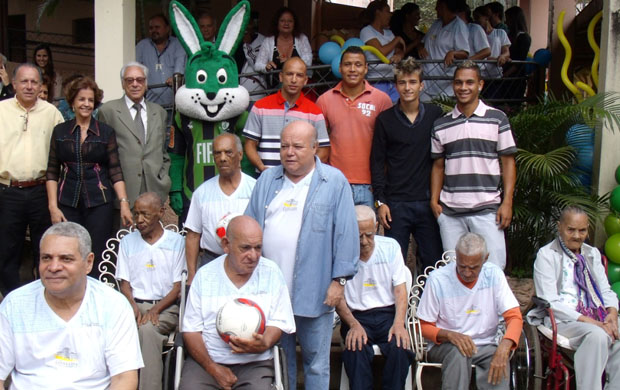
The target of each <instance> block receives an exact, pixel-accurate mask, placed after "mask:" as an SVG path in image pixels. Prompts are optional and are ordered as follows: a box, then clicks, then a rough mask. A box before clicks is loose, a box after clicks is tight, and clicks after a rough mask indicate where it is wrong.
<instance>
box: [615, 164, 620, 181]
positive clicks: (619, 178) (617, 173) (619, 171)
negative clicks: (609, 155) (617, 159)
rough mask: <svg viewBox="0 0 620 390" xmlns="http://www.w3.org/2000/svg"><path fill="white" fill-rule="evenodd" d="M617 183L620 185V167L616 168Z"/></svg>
mask: <svg viewBox="0 0 620 390" xmlns="http://www.w3.org/2000/svg"><path fill="white" fill-rule="evenodd" d="M616 183H618V184H620V165H618V168H616Z"/></svg>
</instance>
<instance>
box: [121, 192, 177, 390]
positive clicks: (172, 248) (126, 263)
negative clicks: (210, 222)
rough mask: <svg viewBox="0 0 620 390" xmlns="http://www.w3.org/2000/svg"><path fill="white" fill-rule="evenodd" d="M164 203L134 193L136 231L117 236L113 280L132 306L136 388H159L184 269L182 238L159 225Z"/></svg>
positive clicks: (155, 197)
mask: <svg viewBox="0 0 620 390" xmlns="http://www.w3.org/2000/svg"><path fill="white" fill-rule="evenodd" d="M163 215H164V204H163V201H162V199H161V197H160V196H159V195H157V194H156V193H155V192H145V193H144V194H142V195H140V196H138V198H137V199H136V202H135V203H134V207H133V216H134V217H133V218H134V221H135V224H136V228H137V229H138V230H137V231H135V232H133V233H130V234H128V235H126V236H125V237H123V239H122V240H121V242H120V246H119V250H118V260H117V265H116V278H117V279H118V280H120V283H121V292H122V293H123V295H125V297H127V300H129V303H130V305H131V307H132V308H133V314H134V316H135V318H136V322H137V324H138V334H139V336H140V348H141V349H142V358H143V360H144V362H145V365H144V368H143V369H141V370H140V387H139V388H140V389H148V390H151V389H154V390H158V389H161V388H162V381H161V377H162V372H163V363H162V358H161V353H162V348H163V346H164V343H165V342H166V340H167V339H168V335H169V334H170V332H172V331H174V330H175V329H176V327H177V323H178V320H179V306H178V305H177V302H176V301H177V296H178V295H179V292H180V291H181V276H182V273H183V269H184V268H185V243H184V239H183V237H182V236H181V235H180V234H178V233H175V232H173V231H170V230H165V229H164V228H163V227H162V225H161V224H160V222H159V221H160V220H161V218H162V217H163Z"/></svg>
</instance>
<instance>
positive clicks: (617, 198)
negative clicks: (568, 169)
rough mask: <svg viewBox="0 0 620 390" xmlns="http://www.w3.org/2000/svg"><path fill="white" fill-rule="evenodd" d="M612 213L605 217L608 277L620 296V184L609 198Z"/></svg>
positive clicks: (618, 172)
mask: <svg viewBox="0 0 620 390" xmlns="http://www.w3.org/2000/svg"><path fill="white" fill-rule="evenodd" d="M616 182H617V183H618V184H620V166H618V168H617V169H616ZM609 203H610V205H611V209H612V213H611V214H610V215H608V216H607V218H605V232H606V233H607V236H608V237H609V238H608V239H607V241H606V242H605V255H606V256H607V259H608V260H609V263H608V264H607V278H608V279H609V284H611V289H612V290H614V291H615V292H616V294H617V295H618V297H620V218H619V217H618V216H619V215H620V185H619V186H617V187H616V188H614V189H613V191H611V196H610V198H609Z"/></svg>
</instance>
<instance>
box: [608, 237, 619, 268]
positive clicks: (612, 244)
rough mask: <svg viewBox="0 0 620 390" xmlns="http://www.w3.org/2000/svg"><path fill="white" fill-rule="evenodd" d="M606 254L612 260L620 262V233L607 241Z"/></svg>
mask: <svg viewBox="0 0 620 390" xmlns="http://www.w3.org/2000/svg"><path fill="white" fill-rule="evenodd" d="M605 255H606V256H607V258H608V259H609V260H610V261H613V262H614V263H616V264H620V233H617V234H614V235H613V236H611V237H609V238H608V239H607V241H606V242H605Z"/></svg>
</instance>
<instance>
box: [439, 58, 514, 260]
mask: <svg viewBox="0 0 620 390" xmlns="http://www.w3.org/2000/svg"><path fill="white" fill-rule="evenodd" d="M483 84H484V81H482V79H481V77H480V68H478V66H477V65H476V64H474V63H473V62H472V61H464V62H462V63H460V64H459V65H458V66H457V69H456V72H455V73H454V79H453V81H452V86H453V88H454V95H455V97H456V101H457V103H456V106H455V107H454V109H453V110H452V111H451V112H449V113H448V114H447V115H446V116H444V117H442V118H439V119H437V120H436V121H435V123H434V125H433V131H432V142H431V157H432V158H433V160H434V161H433V168H432V172H431V209H432V210H433V214H435V217H436V218H437V223H438V224H439V229H440V232H441V240H442V242H443V248H444V250H451V249H454V247H455V245H456V241H457V240H458V238H459V237H460V236H461V235H463V234H464V233H467V232H473V233H478V234H480V235H482V236H483V237H484V238H485V240H486V242H487V245H488V249H489V260H488V261H490V262H492V263H495V264H497V265H498V266H499V267H501V268H502V269H503V268H504V266H505V265H506V244H505V240H504V229H506V228H507V227H508V226H509V225H510V220H511V219H512V196H513V193H514V188H515V181H516V167H515V158H514V156H515V154H516V152H517V147H516V145H515V141H514V137H513V134H512V130H511V128H510V123H509V122H508V118H507V117H506V114H504V113H503V112H502V111H500V110H498V109H495V108H493V107H489V106H487V105H486V104H484V102H482V101H481V100H480V99H479V95H480V91H482V86H483ZM500 179H501V181H502V183H503V191H500V188H499V184H500Z"/></svg>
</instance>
